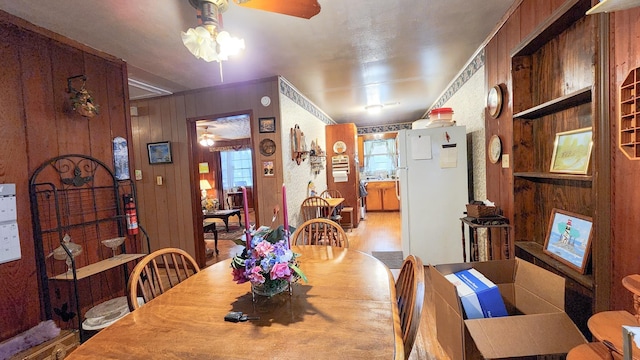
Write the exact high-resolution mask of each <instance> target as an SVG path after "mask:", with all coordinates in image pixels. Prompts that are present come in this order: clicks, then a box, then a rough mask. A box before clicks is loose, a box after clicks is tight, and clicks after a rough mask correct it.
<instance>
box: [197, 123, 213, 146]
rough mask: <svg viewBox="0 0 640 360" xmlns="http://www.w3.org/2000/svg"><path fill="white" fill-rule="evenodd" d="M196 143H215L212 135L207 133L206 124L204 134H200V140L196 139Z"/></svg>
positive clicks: (203, 144)
mask: <svg viewBox="0 0 640 360" xmlns="http://www.w3.org/2000/svg"><path fill="white" fill-rule="evenodd" d="M198 143H199V144H200V145H202V146H206V147H212V146H213V144H214V143H215V142H214V141H213V136H211V135H210V134H209V127H208V126H206V127H205V128H204V134H202V135H200V140H198Z"/></svg>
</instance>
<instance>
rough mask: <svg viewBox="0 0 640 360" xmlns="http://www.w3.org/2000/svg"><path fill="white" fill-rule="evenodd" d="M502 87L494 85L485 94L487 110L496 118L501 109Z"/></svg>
mask: <svg viewBox="0 0 640 360" xmlns="http://www.w3.org/2000/svg"><path fill="white" fill-rule="evenodd" d="M502 97H503V95H502V88H501V87H500V85H496V86H494V87H492V88H491V89H489V94H487V111H488V112H489V115H490V116H491V117H492V118H494V119H495V118H497V117H498V116H499V115H500V111H501V110H502Z"/></svg>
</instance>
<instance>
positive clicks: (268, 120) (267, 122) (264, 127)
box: [258, 117, 276, 134]
mask: <svg viewBox="0 0 640 360" xmlns="http://www.w3.org/2000/svg"><path fill="white" fill-rule="evenodd" d="M258 130H259V131H260V133H261V134H264V133H274V132H276V118H275V117H264V118H259V119H258Z"/></svg>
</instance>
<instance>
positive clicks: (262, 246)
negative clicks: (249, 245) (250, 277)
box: [254, 241, 273, 257]
mask: <svg viewBox="0 0 640 360" xmlns="http://www.w3.org/2000/svg"><path fill="white" fill-rule="evenodd" d="M254 251H256V252H257V253H258V256H260V257H265V256H266V255H267V254H269V253H271V252H273V244H271V243H270V242H268V241H261V242H260V243H259V244H258V245H256V247H255V249H254Z"/></svg>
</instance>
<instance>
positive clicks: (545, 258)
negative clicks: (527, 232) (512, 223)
mask: <svg viewBox="0 0 640 360" xmlns="http://www.w3.org/2000/svg"><path fill="white" fill-rule="evenodd" d="M515 245H516V248H518V249H520V250H522V251H525V252H527V253H529V254H531V256H533V257H535V258H536V259H538V260H540V261H542V262H544V263H545V264H547V265H548V266H549V267H551V268H553V269H555V270H557V271H558V272H560V273H561V274H564V275H565V276H566V277H568V278H570V279H572V280H574V281H575V282H577V283H578V284H580V285H582V286H584V287H585V288H587V289H588V290H590V291H593V277H592V276H591V275H582V274H578V273H577V272H576V271H575V270H573V269H571V268H569V267H568V266H566V265H564V264H563V263H561V262H560V261H558V260H556V259H554V258H552V257H551V256H549V255H547V254H545V253H544V252H543V251H542V245H540V244H538V243H537V242H535V241H516V242H515Z"/></svg>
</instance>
